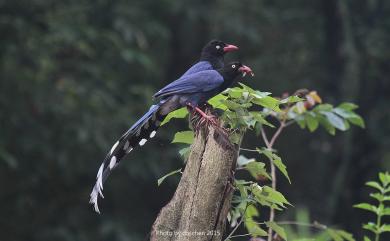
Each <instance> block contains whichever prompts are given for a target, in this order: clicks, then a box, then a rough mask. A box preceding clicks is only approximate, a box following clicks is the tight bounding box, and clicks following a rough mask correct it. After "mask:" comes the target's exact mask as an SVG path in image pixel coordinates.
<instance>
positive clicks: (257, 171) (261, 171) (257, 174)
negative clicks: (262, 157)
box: [245, 161, 271, 180]
mask: <svg viewBox="0 0 390 241" xmlns="http://www.w3.org/2000/svg"><path fill="white" fill-rule="evenodd" d="M245 169H246V170H247V171H248V172H249V173H250V174H251V175H252V177H254V178H255V179H256V180H259V179H260V178H261V177H266V178H268V179H269V180H271V177H270V175H269V174H268V173H267V170H266V169H265V164H264V163H262V162H256V161H254V162H250V163H248V164H247V165H246V166H245Z"/></svg>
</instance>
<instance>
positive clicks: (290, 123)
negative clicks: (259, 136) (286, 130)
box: [284, 120, 295, 127]
mask: <svg viewBox="0 0 390 241" xmlns="http://www.w3.org/2000/svg"><path fill="white" fill-rule="evenodd" d="M294 123H295V120H290V121H287V122H286V124H285V125H284V127H287V126H291V125H292V124H294Z"/></svg>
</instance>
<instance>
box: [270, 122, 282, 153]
mask: <svg viewBox="0 0 390 241" xmlns="http://www.w3.org/2000/svg"><path fill="white" fill-rule="evenodd" d="M284 127H286V121H285V120H283V121H282V122H280V126H279V128H278V129H277V130H276V132H275V134H274V135H273V136H272V138H271V141H270V142H269V145H268V146H269V147H268V148H269V149H272V146H273V145H274V144H275V141H276V139H277V138H278V137H279V135H280V133H281V132H282V130H283V128H284Z"/></svg>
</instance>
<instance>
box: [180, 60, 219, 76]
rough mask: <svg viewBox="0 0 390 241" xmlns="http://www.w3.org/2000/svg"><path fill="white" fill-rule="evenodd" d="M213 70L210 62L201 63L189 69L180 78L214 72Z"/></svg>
mask: <svg viewBox="0 0 390 241" xmlns="http://www.w3.org/2000/svg"><path fill="white" fill-rule="evenodd" d="M212 69H213V66H212V65H211V64H210V62H209V61H199V62H198V63H196V64H194V65H193V66H192V67H191V68H190V69H188V70H187V71H186V72H185V73H184V74H183V75H182V76H181V77H180V78H182V77H184V76H186V75H190V74H194V73H197V72H200V71H205V70H212Z"/></svg>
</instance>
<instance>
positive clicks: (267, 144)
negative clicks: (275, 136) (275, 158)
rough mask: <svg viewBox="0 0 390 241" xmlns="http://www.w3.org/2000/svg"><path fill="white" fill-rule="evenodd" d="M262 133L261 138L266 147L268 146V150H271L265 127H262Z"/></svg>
mask: <svg viewBox="0 0 390 241" xmlns="http://www.w3.org/2000/svg"><path fill="white" fill-rule="evenodd" d="M260 132H261V137H262V138H263V141H264V143H265V145H266V146H267V148H269V141H268V137H267V134H266V133H265V130H264V128H263V127H260Z"/></svg>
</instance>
